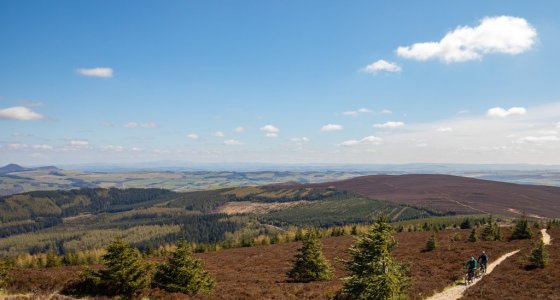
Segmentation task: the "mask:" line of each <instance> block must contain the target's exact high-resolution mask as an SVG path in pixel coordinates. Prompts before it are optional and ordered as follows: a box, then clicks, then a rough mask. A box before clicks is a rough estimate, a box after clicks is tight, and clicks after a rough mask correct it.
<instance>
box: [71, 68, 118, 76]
mask: <svg viewBox="0 0 560 300" xmlns="http://www.w3.org/2000/svg"><path fill="white" fill-rule="evenodd" d="M76 72H78V74H80V75H84V76H93V77H103V78H110V77H113V69H112V68H92V69H78V70H76Z"/></svg>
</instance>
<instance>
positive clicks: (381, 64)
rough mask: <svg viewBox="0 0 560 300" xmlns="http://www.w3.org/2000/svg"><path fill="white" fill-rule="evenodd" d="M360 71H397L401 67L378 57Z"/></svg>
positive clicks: (371, 72)
mask: <svg viewBox="0 0 560 300" xmlns="http://www.w3.org/2000/svg"><path fill="white" fill-rule="evenodd" d="M362 71H363V72H366V73H370V74H377V73H379V72H390V73H398V72H400V71H401V67H399V66H398V65H397V64H396V63H393V62H388V61H386V60H383V59H380V60H378V61H376V62H374V63H372V64H369V65H367V66H365V67H364V68H363V69H362Z"/></svg>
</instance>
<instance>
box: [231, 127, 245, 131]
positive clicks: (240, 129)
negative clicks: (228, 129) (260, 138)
mask: <svg viewBox="0 0 560 300" xmlns="http://www.w3.org/2000/svg"><path fill="white" fill-rule="evenodd" d="M233 131H234V132H243V131H245V128H243V127H241V126H239V127H236V128H235V129H234V130H233Z"/></svg>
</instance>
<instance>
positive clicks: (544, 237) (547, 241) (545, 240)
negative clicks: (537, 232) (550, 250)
mask: <svg viewBox="0 0 560 300" xmlns="http://www.w3.org/2000/svg"><path fill="white" fill-rule="evenodd" d="M541 234H542V241H543V243H544V244H545V245H550V234H548V233H547V232H546V229H541Z"/></svg>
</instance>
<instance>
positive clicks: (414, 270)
mask: <svg viewBox="0 0 560 300" xmlns="http://www.w3.org/2000/svg"><path fill="white" fill-rule="evenodd" d="M455 234H459V235H460V236H461V238H462V240H461V241H456V242H451V241H450V237H451V236H453V235H455ZM468 234H469V230H444V231H440V232H439V234H438V243H439V247H438V248H437V249H436V250H434V251H432V252H422V249H423V248H424V246H425V243H426V240H427V239H428V237H429V236H430V235H431V233H430V232H411V233H409V232H403V233H397V234H396V238H397V241H398V243H399V244H398V246H397V248H396V250H395V252H394V255H395V257H396V260H398V261H402V262H405V263H407V264H408V265H409V268H410V277H411V287H410V290H409V295H410V298H411V299H423V298H425V297H426V296H429V295H432V294H433V293H434V292H435V291H439V290H442V289H443V288H444V287H446V286H448V285H450V284H451V283H453V282H454V281H455V280H457V279H459V278H462V276H463V263H464V261H466V259H467V258H468V257H470V256H474V255H477V254H478V253H479V252H480V251H481V249H485V250H486V251H487V252H488V253H489V255H490V256H491V258H496V257H499V256H500V255H502V254H504V253H506V252H509V251H512V250H514V249H519V248H527V247H529V244H530V241H513V242H508V241H500V242H482V241H479V242H476V243H470V242H467V241H465V240H466V237H467V236H468ZM503 234H504V235H505V236H509V234H510V230H509V229H506V228H504V229H503ZM322 242H323V245H324V247H323V249H324V254H325V256H326V257H327V259H328V260H329V261H330V262H331V263H332V264H333V265H334V267H335V269H336V278H337V279H334V280H331V281H325V282H312V283H290V282H288V281H287V278H286V276H285V273H286V272H287V271H288V270H289V269H290V262H291V260H292V258H293V256H294V254H295V253H296V249H297V248H298V247H299V246H300V243H297V242H296V243H286V244H278V245H270V246H258V247H250V248H239V249H230V250H223V251H218V252H210V253H203V254H197V255H196V256H197V257H200V258H202V259H203V260H204V264H205V266H206V269H207V270H208V271H209V272H210V273H211V274H212V275H213V276H214V277H215V278H216V280H217V285H216V289H215V291H214V293H213V294H212V295H210V296H197V297H194V299H327V298H328V297H329V296H331V295H333V294H334V293H336V292H337V291H339V290H340V289H341V288H342V284H343V281H342V280H340V279H339V278H341V277H343V276H344V274H345V273H344V266H343V264H342V263H341V262H340V261H338V260H337V259H336V258H347V255H346V250H347V249H348V247H350V245H351V244H352V243H353V238H352V237H350V236H342V237H333V238H325V239H322ZM79 270H80V268H79V267H61V268H51V269H36V270H29V269H26V270H14V271H13V272H12V275H13V277H14V281H13V282H12V283H11V284H10V287H9V291H10V292H12V293H27V292H33V293H35V294H48V293H52V292H53V291H59V290H61V289H62V288H63V287H64V285H65V284H67V282H69V281H71V280H73V279H74V278H76V276H77V275H78V273H79ZM145 295H146V296H149V297H150V298H155V299H189V297H187V296H185V295H182V294H168V293H165V292H163V291H159V290H150V291H146V292H145Z"/></svg>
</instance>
